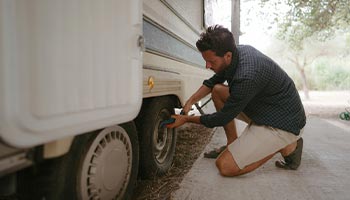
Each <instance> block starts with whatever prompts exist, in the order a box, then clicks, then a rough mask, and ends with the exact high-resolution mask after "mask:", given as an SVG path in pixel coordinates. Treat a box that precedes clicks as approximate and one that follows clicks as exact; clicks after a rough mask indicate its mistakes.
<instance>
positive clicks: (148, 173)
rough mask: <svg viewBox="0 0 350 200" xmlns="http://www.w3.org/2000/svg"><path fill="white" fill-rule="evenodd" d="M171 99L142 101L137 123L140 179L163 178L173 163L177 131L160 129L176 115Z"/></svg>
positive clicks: (162, 98)
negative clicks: (162, 124) (164, 121)
mask: <svg viewBox="0 0 350 200" xmlns="http://www.w3.org/2000/svg"><path fill="white" fill-rule="evenodd" d="M174 108H175V105H174V102H173V99H172V98H170V97H158V98H153V99H150V100H149V101H145V102H144V103H143V105H142V108H141V114H140V115H139V116H138V117H137V119H136V126H137V130H138V133H139V138H140V168H139V169H140V172H141V177H142V178H146V179H149V178H152V177H154V176H157V175H163V174H164V173H166V172H167V171H168V169H169V168H170V167H171V164H172V162H173V158H174V154H175V145H176V129H168V128H166V127H160V123H161V121H163V120H166V119H169V118H170V117H171V115H172V114H174V113H175V110H174Z"/></svg>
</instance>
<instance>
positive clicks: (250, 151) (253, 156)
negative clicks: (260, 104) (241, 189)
mask: <svg viewBox="0 0 350 200" xmlns="http://www.w3.org/2000/svg"><path fill="white" fill-rule="evenodd" d="M298 138H299V137H298V136H295V135H294V134H292V133H289V132H287V131H283V130H280V129H276V128H272V127H269V126H264V125H257V124H255V123H250V124H248V126H247V127H246V129H245V130H244V131H243V133H242V134H241V135H240V137H239V138H237V139H236V140H235V141H234V142H233V143H231V144H230V145H229V146H228V148H227V149H226V150H225V151H223V152H222V154H221V155H220V156H219V157H218V159H217V161H216V166H217V167H218V169H219V171H220V173H221V174H222V175H223V176H237V175H241V174H245V173H248V172H251V171H253V170H255V169H256V168H258V167H260V166H261V165H262V164H264V163H265V162H266V161H268V160H269V159H271V158H272V157H273V156H274V155H275V154H276V153H277V152H280V153H281V154H282V155H283V156H284V158H285V160H286V157H285V155H287V157H288V158H289V157H291V156H293V158H292V160H293V162H287V160H288V159H287V160H286V163H288V164H289V165H287V166H286V167H290V168H291V169H293V168H292V167H295V169H296V168H297V167H298V166H299V165H298V166H296V165H294V164H295V163H296V162H294V161H296V160H299V161H298V162H297V163H299V164H300V159H299V158H301V150H302V139H301V138H300V139H299V140H298V141H297V142H295V141H296V140H297V139H298ZM296 144H297V145H296ZM298 149H299V150H298ZM296 152H299V154H296ZM294 157H295V158H296V159H294ZM290 163H292V164H293V165H290Z"/></svg>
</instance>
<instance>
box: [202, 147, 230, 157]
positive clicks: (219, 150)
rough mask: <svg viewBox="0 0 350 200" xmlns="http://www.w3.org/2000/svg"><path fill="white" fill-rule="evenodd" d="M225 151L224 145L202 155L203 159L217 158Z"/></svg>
mask: <svg viewBox="0 0 350 200" xmlns="http://www.w3.org/2000/svg"><path fill="white" fill-rule="evenodd" d="M225 149H226V145H225V146H222V147H220V148H215V149H213V150H211V151H208V152H205V153H204V158H217V157H219V155H220V154H221V153H222V152H223V151H224V150H225Z"/></svg>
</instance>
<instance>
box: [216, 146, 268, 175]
mask: <svg viewBox="0 0 350 200" xmlns="http://www.w3.org/2000/svg"><path fill="white" fill-rule="evenodd" d="M274 155H275V153H273V154H271V155H269V156H267V157H265V158H263V159H261V160H259V161H257V162H254V163H252V164H250V165H247V166H246V167H244V168H243V169H240V168H239V167H238V165H237V163H236V161H235V160H234V159H233V157H232V154H231V153H230V152H229V151H228V150H225V151H224V152H222V154H221V155H220V157H219V158H218V159H217V160H216V166H217V168H218V169H219V172H220V174H221V175H222V176H238V175H242V174H245V173H248V172H251V171H253V170H255V169H256V168H258V167H260V166H261V165H262V164H264V163H265V162H267V161H268V160H270V159H271V158H272V157H273V156H274Z"/></svg>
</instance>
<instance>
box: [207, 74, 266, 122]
mask: <svg viewBox="0 0 350 200" xmlns="http://www.w3.org/2000/svg"><path fill="white" fill-rule="evenodd" d="M259 88H260V87H259V86H257V85H256V82H255V81H254V80H252V79H241V80H236V81H234V82H233V83H232V86H231V87H230V96H229V98H228V99H227V101H226V102H225V104H224V107H223V108H222V109H221V110H220V111H218V112H215V113H213V114H208V115H203V116H201V117H200V122H201V124H203V125H204V126H206V127H210V128H212V127H216V126H224V125H226V124H227V123H229V122H230V121H232V120H233V119H234V118H235V117H236V116H237V115H238V114H239V113H240V112H242V111H243V110H244V108H245V107H246V106H247V104H248V103H249V102H250V100H251V99H252V98H254V96H255V95H256V94H257V93H258V91H259Z"/></svg>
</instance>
